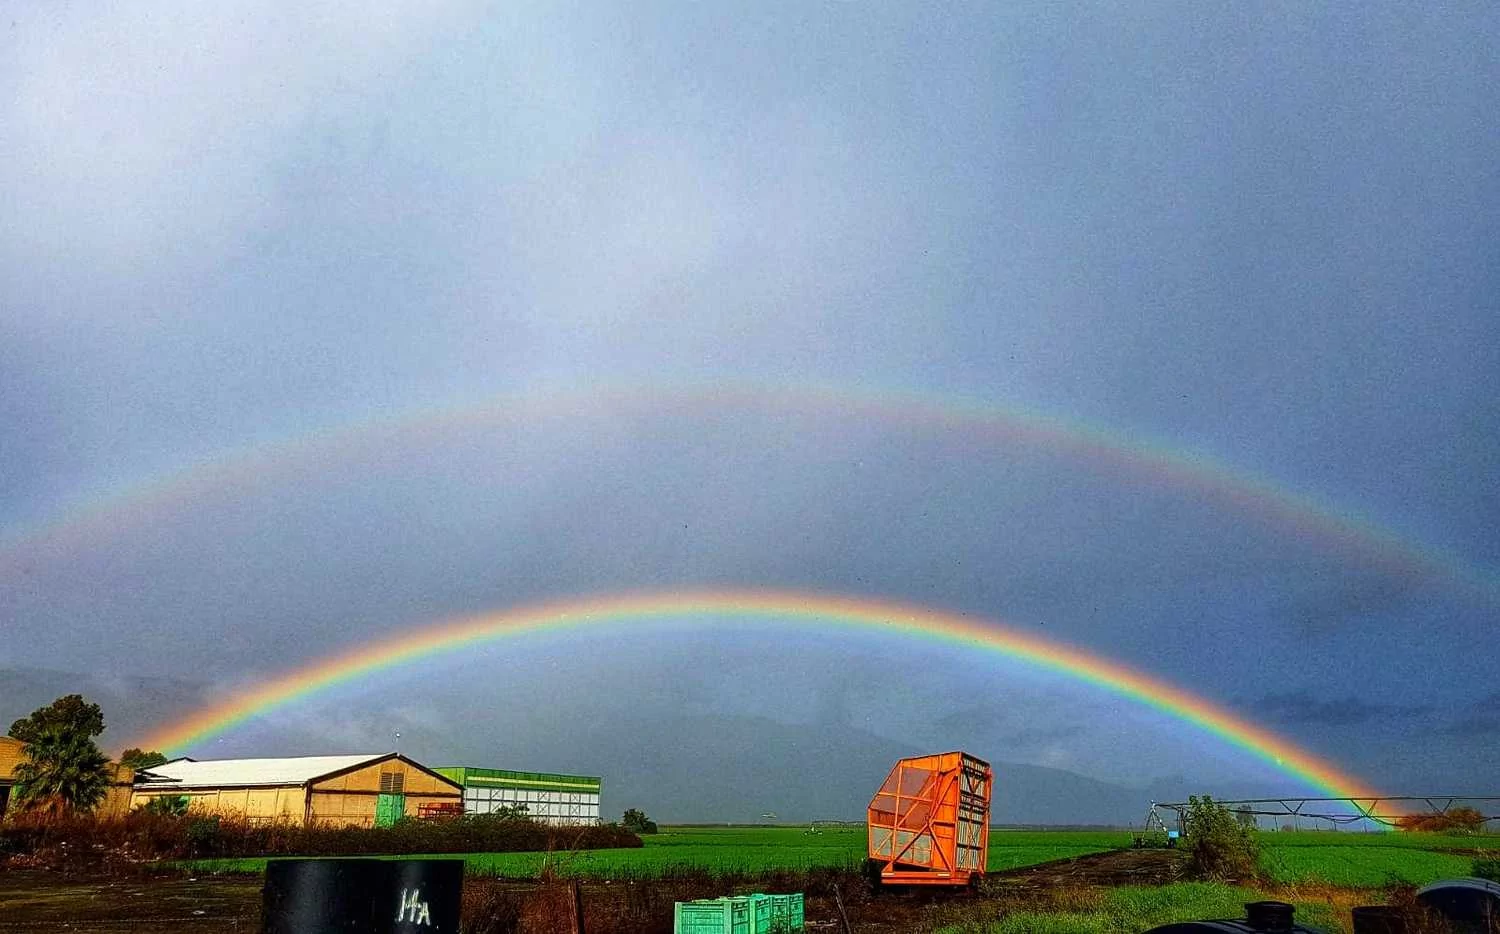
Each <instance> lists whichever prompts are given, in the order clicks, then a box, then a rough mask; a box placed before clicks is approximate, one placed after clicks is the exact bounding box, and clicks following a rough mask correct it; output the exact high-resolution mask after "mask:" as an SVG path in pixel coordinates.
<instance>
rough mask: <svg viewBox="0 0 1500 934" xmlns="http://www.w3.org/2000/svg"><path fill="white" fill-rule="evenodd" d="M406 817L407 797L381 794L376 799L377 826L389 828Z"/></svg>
mask: <svg viewBox="0 0 1500 934" xmlns="http://www.w3.org/2000/svg"><path fill="white" fill-rule="evenodd" d="M405 816H406V795H388V794H385V793H383V792H382V793H381V794H380V795H379V796H378V797H376V798H375V826H376V827H389V826H391V825H392V824H394V823H395V822H396V821H398V820H400V819H401V818H403V817H405Z"/></svg>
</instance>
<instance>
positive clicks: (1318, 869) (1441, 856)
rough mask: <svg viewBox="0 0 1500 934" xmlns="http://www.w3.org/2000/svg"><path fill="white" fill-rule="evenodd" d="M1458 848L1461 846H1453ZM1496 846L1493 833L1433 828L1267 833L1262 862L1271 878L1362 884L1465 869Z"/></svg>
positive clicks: (1429, 878) (1431, 878)
mask: <svg viewBox="0 0 1500 934" xmlns="http://www.w3.org/2000/svg"><path fill="white" fill-rule="evenodd" d="M1454 851H1459V852H1454ZM1497 852H1500V837H1497V836H1492V835H1491V836H1476V837H1463V836H1446V835H1443V834H1434V833H1313V832H1304V833H1267V834H1262V835H1261V859H1260V865H1261V870H1262V872H1264V873H1265V875H1266V877H1267V878H1269V879H1271V880H1273V881H1275V882H1285V883H1296V882H1327V883H1331V884H1333V885H1340V886H1349V887H1352V888H1365V887H1374V886H1382V885H1389V884H1393V883H1407V884H1411V885H1425V884H1427V883H1429V882H1435V881H1437V880H1438V879H1449V878H1453V877H1455V876H1467V875H1469V873H1470V871H1471V869H1472V867H1473V863H1474V854H1475V853H1497Z"/></svg>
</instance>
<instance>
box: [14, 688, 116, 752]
mask: <svg viewBox="0 0 1500 934" xmlns="http://www.w3.org/2000/svg"><path fill="white" fill-rule="evenodd" d="M54 727H55V728H58V729H61V730H63V731H64V732H68V733H81V734H83V735H84V736H98V735H99V734H100V733H103V732H104V711H102V710H100V709H99V705H98V704H90V703H89V702H88V701H86V700H84V699H83V695H82V694H69V695H67V696H66V697H59V698H58V699H57V700H55V701H53V702H52V703H51V704H48V705H47V706H46V707H39V708H37V709H36V710H33V711H32V712H31V715H30V716H28V717H23V718H22V719H20V720H17V721H16V722H15V723H12V724H11V725H10V735H11V736H12V737H14V738H16V739H18V740H20V741H21V742H23V743H31V742H35V741H36V740H38V739H40V738H41V737H42V736H43V734H45V733H46V732H47V731H48V730H49V729H52V728H54Z"/></svg>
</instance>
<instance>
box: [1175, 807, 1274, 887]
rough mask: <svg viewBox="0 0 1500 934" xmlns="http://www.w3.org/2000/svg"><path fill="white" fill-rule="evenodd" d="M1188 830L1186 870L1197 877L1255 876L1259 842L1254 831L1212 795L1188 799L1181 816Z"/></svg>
mask: <svg viewBox="0 0 1500 934" xmlns="http://www.w3.org/2000/svg"><path fill="white" fill-rule="evenodd" d="M1183 825H1184V829H1185V830H1186V832H1187V845H1188V857H1189V858H1188V871H1189V872H1191V873H1192V874H1193V875H1194V876H1196V877H1197V878H1199V879H1205V880H1210V881H1237V880H1248V879H1253V878H1254V877H1255V870H1256V866H1257V864H1258V863H1259V861H1260V841H1259V840H1257V839H1256V836H1255V832H1254V831H1253V830H1251V829H1250V828H1248V827H1246V826H1245V825H1244V824H1241V823H1240V822H1239V821H1238V820H1236V819H1235V815H1234V814H1233V812H1231V811H1230V810H1229V809H1228V808H1226V807H1225V806H1224V805H1222V804H1220V803H1218V802H1217V801H1215V800H1214V799H1213V798H1212V797H1210V796H1208V795H1204V796H1203V797H1201V798H1200V797H1198V796H1196V795H1194V796H1192V797H1190V798H1188V809H1187V813H1186V814H1185V815H1184V817H1183Z"/></svg>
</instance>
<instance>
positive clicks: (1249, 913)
mask: <svg viewBox="0 0 1500 934" xmlns="http://www.w3.org/2000/svg"><path fill="white" fill-rule="evenodd" d="M1294 911H1295V909H1294V908H1293V907H1292V906H1291V905H1288V904H1287V903H1286V902H1249V903H1247V904H1246V905H1245V917H1243V918H1235V919H1219V920H1212V921H1178V922H1177V923H1175V924H1164V925H1162V926H1160V927H1154V928H1152V929H1151V930H1150V931H1148V932H1147V934H1210V932H1218V934H1319V932H1317V931H1315V929H1313V928H1306V927H1303V926H1302V925H1300V924H1298V923H1297V921H1296V918H1295V917H1294V916H1293V915H1294Z"/></svg>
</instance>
